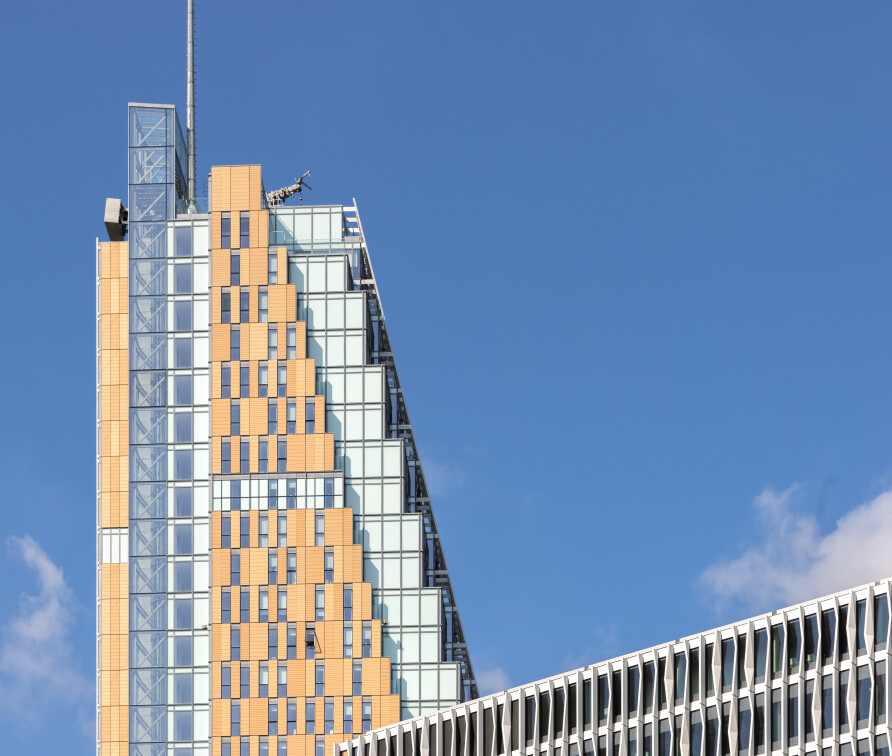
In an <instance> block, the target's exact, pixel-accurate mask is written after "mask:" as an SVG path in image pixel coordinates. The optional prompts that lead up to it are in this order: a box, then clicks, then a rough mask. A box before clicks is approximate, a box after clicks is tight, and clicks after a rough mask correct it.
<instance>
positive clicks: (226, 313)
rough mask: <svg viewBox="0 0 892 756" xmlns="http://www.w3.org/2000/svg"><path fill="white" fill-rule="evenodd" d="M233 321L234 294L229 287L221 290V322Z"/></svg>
mask: <svg viewBox="0 0 892 756" xmlns="http://www.w3.org/2000/svg"><path fill="white" fill-rule="evenodd" d="M231 321H232V295H231V294H230V293H229V287H224V288H223V289H221V290H220V322H221V323H229V322H231Z"/></svg>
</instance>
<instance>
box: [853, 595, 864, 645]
mask: <svg viewBox="0 0 892 756" xmlns="http://www.w3.org/2000/svg"><path fill="white" fill-rule="evenodd" d="M866 614H867V602H866V601H864V600H863V599H862V600H861V601H859V602H858V603H857V604H856V605H855V616H856V622H855V627H856V630H855V650H856V652H857V654H858V656H860V655H861V654H863V653H864V652H865V651H867V639H866V638H865V636H864V624H865V621H866V619H865V615H866Z"/></svg>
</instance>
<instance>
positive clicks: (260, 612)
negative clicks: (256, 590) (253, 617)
mask: <svg viewBox="0 0 892 756" xmlns="http://www.w3.org/2000/svg"><path fill="white" fill-rule="evenodd" d="M257 621H258V622H269V591H268V590H267V589H266V588H261V589H260V594H259V596H258V597H257Z"/></svg>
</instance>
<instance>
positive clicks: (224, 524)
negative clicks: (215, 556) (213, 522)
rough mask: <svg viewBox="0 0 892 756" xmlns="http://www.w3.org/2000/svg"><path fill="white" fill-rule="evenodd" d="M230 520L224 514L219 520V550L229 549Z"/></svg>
mask: <svg viewBox="0 0 892 756" xmlns="http://www.w3.org/2000/svg"><path fill="white" fill-rule="evenodd" d="M230 522H231V520H230V519H229V515H227V514H226V513H225V512H224V513H223V516H222V517H221V518H220V548H221V549H228V548H229V525H230Z"/></svg>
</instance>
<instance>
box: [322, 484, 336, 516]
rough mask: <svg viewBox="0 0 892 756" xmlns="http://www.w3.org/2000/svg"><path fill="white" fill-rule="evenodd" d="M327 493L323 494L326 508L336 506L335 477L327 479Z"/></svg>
mask: <svg viewBox="0 0 892 756" xmlns="http://www.w3.org/2000/svg"><path fill="white" fill-rule="evenodd" d="M324 485H325V489H324V490H325V493H324V494H323V501H324V504H323V506H324V507H325V508H326V509H331V508H332V507H334V478H326V479H325V484H324Z"/></svg>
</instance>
